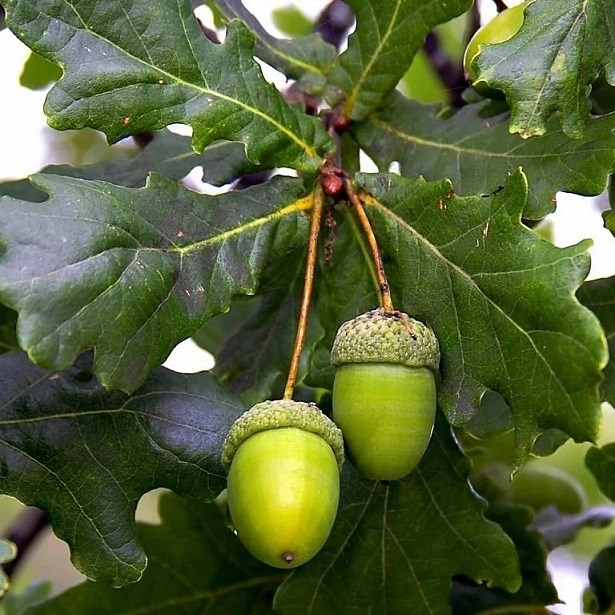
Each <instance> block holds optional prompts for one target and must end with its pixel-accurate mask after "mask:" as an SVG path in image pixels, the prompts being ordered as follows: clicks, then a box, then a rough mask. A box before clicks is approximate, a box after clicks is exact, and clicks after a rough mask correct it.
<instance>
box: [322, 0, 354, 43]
mask: <svg viewBox="0 0 615 615" xmlns="http://www.w3.org/2000/svg"><path fill="white" fill-rule="evenodd" d="M353 23H354V13H353V11H352V9H351V8H350V7H349V6H348V5H347V4H346V3H345V2H342V1H341V0H333V2H331V4H329V5H328V6H327V7H326V8H325V9H324V10H323V11H322V13H321V14H320V15H319V16H318V19H317V20H316V24H315V30H316V32H319V33H320V35H321V36H322V38H323V40H324V41H325V43H329V44H330V45H333V46H335V47H337V48H338V49H339V47H340V45H341V44H342V43H343V42H344V40H345V39H346V34H347V33H348V30H349V29H350V27H351V26H352V24H353Z"/></svg>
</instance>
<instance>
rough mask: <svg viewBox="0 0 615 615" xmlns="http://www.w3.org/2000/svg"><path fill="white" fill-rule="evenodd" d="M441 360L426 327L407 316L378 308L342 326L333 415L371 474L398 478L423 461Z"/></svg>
mask: <svg viewBox="0 0 615 615" xmlns="http://www.w3.org/2000/svg"><path fill="white" fill-rule="evenodd" d="M439 361H440V353H439V348H438V341H437V339H436V337H435V335H434V334H433V332H432V331H431V329H429V328H428V327H427V326H425V325H424V324H423V323H421V322H418V321H416V320H414V319H412V318H410V317H409V316H407V315H406V314H403V313H399V312H397V313H395V314H387V313H386V312H385V311H384V310H383V309H377V310H372V311H370V312H366V313H365V314H362V315H361V316H358V317H357V318H354V319H353V320H350V321H348V322H346V323H344V324H343V325H342V326H341V327H340V329H339V331H338V332H337V336H336V338H335V342H334V344H333V348H332V350H331V362H332V363H333V364H334V365H336V366H337V370H336V374H335V382H334V385H333V415H332V418H333V420H334V421H335V422H336V423H337V425H339V427H340V428H341V430H342V433H343V434H344V439H345V441H346V445H347V448H348V452H349V455H350V458H351V460H352V461H353V463H354V465H355V466H356V467H357V468H358V469H359V470H360V471H361V472H362V473H363V474H364V475H365V476H367V477H368V478H371V479H374V480H396V479H399V478H402V477H403V476H405V475H406V474H408V473H409V472H410V471H411V470H412V469H413V468H414V467H415V466H416V465H417V463H418V462H419V461H420V459H421V457H422V456H423V454H424V452H425V449H426V448H427V444H428V443H429V439H430V437H431V432H432V430H433V425H434V421H435V416H436V382H435V373H436V372H437V370H438V364H439Z"/></svg>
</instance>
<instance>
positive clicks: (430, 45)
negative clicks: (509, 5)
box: [423, 0, 498, 108]
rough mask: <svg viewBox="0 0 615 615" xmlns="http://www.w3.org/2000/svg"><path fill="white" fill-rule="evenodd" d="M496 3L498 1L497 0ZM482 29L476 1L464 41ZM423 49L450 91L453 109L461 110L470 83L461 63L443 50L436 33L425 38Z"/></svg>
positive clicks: (431, 33)
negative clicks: (464, 94)
mask: <svg viewBox="0 0 615 615" xmlns="http://www.w3.org/2000/svg"><path fill="white" fill-rule="evenodd" d="M495 1H496V2H497V1H498V0H495ZM479 27H480V13H479V11H478V3H477V2H476V1H475V2H474V4H473V5H472V9H471V12H470V19H469V20H468V25H467V28H466V32H465V35H464V41H465V42H466V43H467V42H468V41H469V40H470V39H471V38H472V36H474V33H475V32H476V30H478V28H479ZM423 49H424V51H425V53H426V54H427V56H428V57H429V62H430V63H431V65H432V66H433V68H434V70H435V71H436V72H437V73H438V75H439V76H440V79H441V80H442V82H443V83H444V85H445V86H446V89H447V90H448V91H449V97H450V102H451V105H453V107H456V108H460V107H463V106H464V105H465V104H466V103H465V100H464V99H463V91H464V90H465V89H466V87H467V85H468V82H467V80H466V76H465V74H464V71H463V65H462V63H461V62H455V61H453V60H451V58H450V57H449V56H448V54H447V53H446V52H445V51H444V50H443V49H442V46H441V45H440V39H439V37H438V35H437V34H436V33H435V32H430V33H429V34H428V35H427V37H426V38H425V42H424V43H423Z"/></svg>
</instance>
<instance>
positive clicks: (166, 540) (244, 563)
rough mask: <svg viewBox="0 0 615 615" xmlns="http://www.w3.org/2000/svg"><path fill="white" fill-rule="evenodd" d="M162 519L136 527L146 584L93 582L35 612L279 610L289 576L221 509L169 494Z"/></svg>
mask: <svg viewBox="0 0 615 615" xmlns="http://www.w3.org/2000/svg"><path fill="white" fill-rule="evenodd" d="M160 514H161V517H162V524H161V525H160V526H150V525H146V524H139V526H138V528H137V530H138V536H139V540H140V541H141V543H142V544H143V546H144V548H145V552H146V553H147V557H148V560H149V563H148V566H147V570H146V571H145V573H144V575H143V578H142V579H141V581H139V582H138V583H134V584H132V585H129V586H127V587H123V588H122V589H117V590H112V589H111V588H110V587H108V586H105V585H104V584H102V583H93V582H91V581H86V582H85V583H82V584H81V585H78V586H77V587H74V588H72V589H69V590H68V591H66V592H64V593H63V594H61V595H60V596H58V597H57V598H54V599H52V600H50V601H48V602H46V603H45V604H42V605H40V606H39V607H38V608H35V609H32V610H31V611H29V613H32V615H64V614H66V615H69V614H71V615H72V614H74V613H92V614H96V615H107V614H108V615H112V614H113V615H117V614H119V613H154V612H155V613H164V614H168V615H193V614H196V613H208V614H209V613H211V614H212V615H213V614H214V613H215V614H218V615H224V614H229V613H238V614H239V613H241V614H244V613H245V614H249V613H254V614H256V613H257V612H258V613H259V614H262V615H264V614H265V613H273V610H272V609H271V598H272V594H273V590H274V589H275V587H276V586H277V585H278V584H279V583H280V582H281V581H282V580H283V579H284V577H285V573H283V572H281V571H279V570H275V569H274V568H270V567H269V566H265V565H264V564H261V563H259V562H257V561H256V560H255V559H254V558H253V557H252V556H251V555H250V554H249V553H248V552H247V551H246V550H245V548H244V547H243V546H242V545H241V543H240V542H239V539H238V538H237V537H236V536H235V535H234V534H233V533H232V532H231V531H230V530H229V529H228V528H227V527H225V524H224V518H223V516H222V514H221V512H220V511H219V510H218V507H217V506H216V505H215V504H197V503H194V502H187V501H184V500H182V499H180V498H178V497H177V496H175V495H173V494H165V495H164V496H163V497H162V498H161V501H160Z"/></svg>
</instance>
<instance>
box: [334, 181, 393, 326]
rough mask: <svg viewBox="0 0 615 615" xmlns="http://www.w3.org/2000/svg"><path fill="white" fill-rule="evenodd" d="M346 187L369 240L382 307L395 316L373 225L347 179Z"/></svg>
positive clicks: (349, 198)
mask: <svg viewBox="0 0 615 615" xmlns="http://www.w3.org/2000/svg"><path fill="white" fill-rule="evenodd" d="M345 185H346V194H347V195H348V200H349V201H350V204H351V205H352V207H353V209H354V211H355V213H356V214H357V218H359V222H360V223H361V227H362V228H363V232H364V233H365V237H366V238H367V242H368V244H369V249H370V250H371V253H372V258H373V259H374V265H375V266H376V276H377V278H378V286H379V288H380V307H382V308H383V309H384V311H385V312H386V313H387V314H395V313H396V310H395V308H394V307H393V300H392V299H391V289H390V287H389V282H388V280H387V277H386V274H385V273H384V265H383V263H382V256H381V255H380V250H379V248H378V242H377V241H376V236H375V235H374V231H373V229H372V225H371V224H370V223H369V219H368V217H367V215H366V213H365V210H364V209H363V203H362V202H361V199H360V198H359V197H358V196H357V193H356V192H355V191H354V189H353V187H352V184H351V183H350V181H349V180H348V179H346V181H345Z"/></svg>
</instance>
